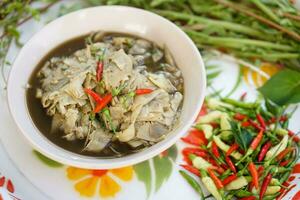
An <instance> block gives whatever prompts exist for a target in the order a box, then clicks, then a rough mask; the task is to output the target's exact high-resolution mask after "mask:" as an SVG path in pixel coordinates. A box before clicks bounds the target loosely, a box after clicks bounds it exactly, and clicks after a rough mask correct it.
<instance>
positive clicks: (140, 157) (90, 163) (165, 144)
mask: <svg viewBox="0 0 300 200" xmlns="http://www.w3.org/2000/svg"><path fill="white" fill-rule="evenodd" d="M98 9H100V10H101V9H112V10H116V9H117V10H118V9H121V10H125V11H126V10H127V11H128V12H131V11H132V12H135V13H136V14H138V15H139V14H145V15H147V16H149V17H152V18H157V20H160V21H162V22H164V23H165V24H168V26H171V27H172V28H173V29H174V30H176V31H177V32H178V34H180V35H181V37H182V38H183V39H185V41H186V42H187V43H188V45H189V46H190V47H191V48H192V51H194V52H197V53H195V56H197V58H196V59H197V61H198V62H199V66H198V67H200V71H201V72H202V73H201V74H199V76H201V77H200V80H201V81H202V83H201V84H200V87H201V88H199V91H201V92H202V93H201V94H200V95H199V96H198V102H197V104H196V109H195V112H193V113H191V116H190V117H189V119H188V121H187V122H185V124H184V125H183V126H182V128H181V129H180V130H177V133H176V135H175V136H174V137H172V138H168V139H164V140H162V141H160V142H158V143H156V144H154V145H152V146H151V147H149V148H148V149H145V150H142V151H140V152H137V153H134V154H130V155H128V156H123V157H120V158H97V157H89V156H82V155H80V154H76V153H73V152H71V151H68V150H65V149H63V148H62V147H59V146H58V145H56V144H54V143H53V142H51V141H50V140H49V139H47V138H46V137H45V136H44V135H43V133H41V132H40V131H39V130H38V129H37V130H36V131H37V132H38V133H39V134H41V135H42V136H43V137H44V139H43V140H44V142H46V143H49V144H50V146H52V147H53V149H56V151H57V152H56V153H59V154H60V155H58V154H56V153H55V152H51V151H50V150H49V149H47V148H44V147H42V145H41V144H38V143H37V141H36V140H35V139H34V138H32V137H31V136H30V134H28V133H27V130H25V129H24V128H23V127H22V125H21V123H20V122H19V120H17V117H16V115H17V113H15V112H14V109H13V108H12V106H13V105H12V101H11V100H12V99H11V98H12V97H11V92H12V88H11V85H12V83H11V82H12V81H13V80H12V77H13V75H14V73H15V72H16V69H17V67H16V66H15V63H16V62H17V61H18V60H19V59H20V53H21V52H22V50H23V49H24V48H25V47H27V46H28V45H29V44H31V41H32V40H34V38H35V37H36V35H38V34H40V32H42V31H43V30H44V29H45V28H46V27H49V26H51V25H53V24H55V23H57V22H58V21H63V20H64V18H66V17H69V16H72V15H79V14H80V13H82V12H88V11H92V10H98ZM70 39H71V38H70ZM49 51H50V50H49ZM34 69H35V68H33V70H34ZM205 74H206V72H205V67H204V62H203V60H202V56H201V54H200V52H199V51H198V49H197V47H196V45H195V44H194V43H193V41H192V40H191V39H190V38H189V37H188V36H187V35H186V33H184V32H183V31H182V30H181V29H180V28H179V27H178V26H176V25H175V24H174V23H172V22H171V21H169V20H168V19H166V18H164V17H162V16H159V15H158V14H156V13H153V12H150V11H147V10H143V9H139V8H134V7H129V6H115V5H109V6H96V7H92V8H85V9H80V10H78V11H75V12H71V13H69V14H66V15H64V16H61V17H59V18H57V19H55V20H53V21H52V22H50V23H48V24H46V25H45V26H43V27H42V28H41V29H40V30H39V31H37V32H36V33H34V34H33V35H32V36H31V38H30V39H29V40H28V41H27V42H26V44H25V45H24V46H23V47H22V49H21V50H20V52H19V53H18V55H17V56H16V58H15V60H14V62H13V65H12V67H11V69H10V72H9V76H8V81H7V101H8V107H9V112H10V114H11V116H12V117H13V121H14V123H15V124H16V125H17V127H18V130H19V131H20V132H21V135H23V136H24V137H25V138H26V139H27V141H29V143H30V144H31V146H32V147H33V148H34V149H36V150H37V151H39V152H41V153H42V154H44V155H45V156H47V157H49V158H51V159H53V160H55V161H58V162H60V163H63V164H66V165H71V166H76V167H81V168H90V169H112V168H120V167H124V166H129V165H133V164H137V163H140V162H142V161H145V160H148V159H150V158H152V157H154V156H156V155H158V154H159V153H161V152H162V151H164V150H166V149H168V148H170V147H171V146H172V145H173V144H175V143H176V142H177V141H178V139H179V138H180V137H182V136H183V134H185V133H186V132H187V130H188V129H189V128H190V127H191V125H192V124H193V122H194V121H195V119H196V117H197V115H198V111H199V110H200V108H201V106H202V104H203V101H204V98H205V91H206V75H205ZM28 78H30V77H28ZM201 81H200V82H201ZM24 100H25V101H26V97H25V98H24ZM25 105H27V103H25ZM26 109H27V111H28V107H26ZM27 114H28V116H29V117H30V115H29V113H27ZM30 120H31V119H30ZM31 121H32V120H31ZM31 123H33V124H34V122H33V121H32V122H31ZM34 126H35V124H34ZM35 127H36V126H35ZM36 128H37V127H36ZM157 144H160V146H157ZM155 147H156V148H155ZM53 149H52V150H53ZM61 153H63V154H65V156H62V154H61ZM67 155H69V157H66V156H67ZM122 158H123V159H122ZM124 158H126V159H124ZM101 160H102V161H104V160H105V161H110V162H105V163H104V162H99V161H101ZM97 161H98V162H97Z"/></svg>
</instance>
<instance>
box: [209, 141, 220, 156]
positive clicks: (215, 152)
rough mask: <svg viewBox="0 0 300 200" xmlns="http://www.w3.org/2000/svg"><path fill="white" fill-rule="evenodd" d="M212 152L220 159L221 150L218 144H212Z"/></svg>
mask: <svg viewBox="0 0 300 200" xmlns="http://www.w3.org/2000/svg"><path fill="white" fill-rule="evenodd" d="M211 151H212V153H213V154H214V155H215V156H216V157H217V158H219V157H220V153H219V150H218V146H217V144H216V143H215V142H214V141H213V142H212V144H211Z"/></svg>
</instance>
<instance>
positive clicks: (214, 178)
mask: <svg viewBox="0 0 300 200" xmlns="http://www.w3.org/2000/svg"><path fill="white" fill-rule="evenodd" d="M207 172H208V174H209V176H210V178H211V179H212V180H213V181H214V183H215V184H216V186H217V188H218V189H221V188H223V187H224V185H223V183H222V181H221V180H220V179H219V178H218V177H217V176H216V175H215V173H214V171H213V170H212V169H207Z"/></svg>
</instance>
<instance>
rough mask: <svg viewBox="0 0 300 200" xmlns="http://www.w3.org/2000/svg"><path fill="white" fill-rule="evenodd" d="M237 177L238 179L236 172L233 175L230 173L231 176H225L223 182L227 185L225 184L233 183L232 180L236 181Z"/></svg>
mask: <svg viewBox="0 0 300 200" xmlns="http://www.w3.org/2000/svg"><path fill="white" fill-rule="evenodd" d="M235 179H237V175H236V174H233V175H230V176H228V177H227V178H225V179H224V180H223V181H222V183H223V185H224V186H225V185H227V184H229V183H231V182H232V181H234V180H235Z"/></svg>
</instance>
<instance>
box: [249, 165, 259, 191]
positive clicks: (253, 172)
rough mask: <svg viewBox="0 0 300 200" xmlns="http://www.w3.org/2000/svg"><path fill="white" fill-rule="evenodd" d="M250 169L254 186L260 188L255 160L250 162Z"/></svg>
mask: <svg viewBox="0 0 300 200" xmlns="http://www.w3.org/2000/svg"><path fill="white" fill-rule="evenodd" d="M248 169H249V171H250V174H251V176H252V182H253V184H254V187H255V188H256V189H258V173H257V170H256V167H255V165H254V163H253V162H250V163H249V166H248Z"/></svg>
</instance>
